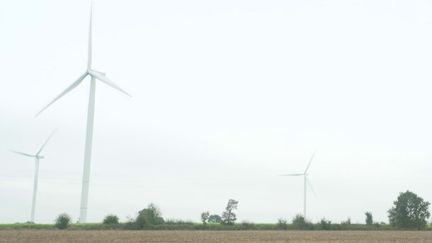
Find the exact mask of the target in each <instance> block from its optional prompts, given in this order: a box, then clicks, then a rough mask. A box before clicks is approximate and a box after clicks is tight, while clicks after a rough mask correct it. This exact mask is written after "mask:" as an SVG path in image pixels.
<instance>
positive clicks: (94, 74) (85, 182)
mask: <svg viewBox="0 0 432 243" xmlns="http://www.w3.org/2000/svg"><path fill="white" fill-rule="evenodd" d="M92 16H93V1H91V2H90V24H89V39H88V59H87V61H88V62H87V69H86V70H85V72H84V73H83V74H82V75H81V76H80V77H79V78H78V79H77V80H76V81H75V82H73V83H72V84H71V85H70V86H69V87H67V88H66V89H65V90H64V91H63V92H62V93H60V94H59V95H58V96H57V97H56V98H55V99H54V100H52V101H51V102H50V103H49V104H48V105H46V106H45V107H44V108H43V109H42V110H41V111H40V112H39V113H37V115H36V116H38V115H39V114H40V113H42V112H43V111H44V110H46V109H47V108H48V107H49V106H50V105H52V104H53V103H54V102H56V101H57V100H58V99H60V98H61V97H62V96H64V95H65V94H67V93H68V92H70V91H71V90H73V89H74V88H76V87H77V86H78V85H79V84H80V83H81V82H82V81H83V80H84V79H85V78H86V77H90V97H89V104H88V112H87V131H86V141H85V152H84V169H83V178H82V191H81V208H80V217H79V222H81V223H85V222H86V221H87V204H88V193H89V182H90V163H91V155H92V141H93V122H94V112H95V93H96V80H99V81H101V82H102V83H105V84H107V85H108V86H111V87H112V88H114V89H117V90H118V91H120V92H122V93H124V94H126V95H128V96H130V95H129V94H128V93H127V92H126V91H124V90H123V89H121V88H120V87H119V86H117V85H116V84H115V83H113V82H112V81H111V80H110V79H108V78H107V77H106V75H105V73H102V72H99V71H96V70H94V69H92V18H93V17H92Z"/></svg>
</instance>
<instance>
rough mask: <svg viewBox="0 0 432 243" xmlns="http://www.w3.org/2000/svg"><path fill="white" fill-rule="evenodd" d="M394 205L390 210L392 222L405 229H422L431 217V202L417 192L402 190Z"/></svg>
mask: <svg viewBox="0 0 432 243" xmlns="http://www.w3.org/2000/svg"><path fill="white" fill-rule="evenodd" d="M393 204H394V206H393V207H392V208H391V209H390V210H388V214H389V220H390V224H392V225H393V226H396V227H398V228H404V229H422V228H424V227H425V226H426V224H427V219H428V218H429V217H430V212H429V205H430V203H429V202H427V201H424V200H423V198H421V197H419V196H417V195H416V194H415V193H413V192H410V191H406V192H401V193H400V194H399V196H398V198H397V200H396V201H394V202H393Z"/></svg>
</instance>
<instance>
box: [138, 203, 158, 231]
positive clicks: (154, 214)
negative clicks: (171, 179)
mask: <svg viewBox="0 0 432 243" xmlns="http://www.w3.org/2000/svg"><path fill="white" fill-rule="evenodd" d="M163 223H164V219H163V218H162V213H161V212H160V210H159V208H158V207H157V206H156V205H155V204H153V203H151V204H150V205H148V207H147V208H145V209H143V210H141V211H139V212H138V217H137V218H136V220H135V224H136V226H137V228H139V229H143V228H145V227H146V226H150V225H159V224H163Z"/></svg>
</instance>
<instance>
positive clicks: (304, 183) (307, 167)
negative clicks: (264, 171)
mask: <svg viewBox="0 0 432 243" xmlns="http://www.w3.org/2000/svg"><path fill="white" fill-rule="evenodd" d="M315 154H316V152H314V153H313V154H312V156H311V158H310V159H309V163H308V165H307V166H306V169H305V170H304V172H303V173H294V174H284V175H281V176H303V217H304V218H305V219H306V196H307V186H308V185H309V186H310V188H311V189H312V184H311V183H310V181H309V179H308V171H309V168H310V166H311V164H312V160H313V159H314V157H315ZM312 190H313V189H312Z"/></svg>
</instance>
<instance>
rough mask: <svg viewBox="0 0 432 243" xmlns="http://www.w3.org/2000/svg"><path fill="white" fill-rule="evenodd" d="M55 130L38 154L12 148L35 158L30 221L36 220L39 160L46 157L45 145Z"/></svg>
mask: <svg viewBox="0 0 432 243" xmlns="http://www.w3.org/2000/svg"><path fill="white" fill-rule="evenodd" d="M54 133H55V132H52V133H51V135H50V136H49V137H48V138H47V140H45V143H43V144H42V146H41V147H40V149H39V150H38V151H37V152H36V154H27V153H23V152H18V151H14V150H11V152H13V153H16V154H20V155H23V156H26V157H31V158H34V159H35V174H34V182H33V199H32V208H31V213H30V222H34V218H35V210H36V195H37V188H38V181H39V160H41V159H44V158H45V157H44V156H42V155H40V153H41V152H42V150H43V149H44V148H45V145H46V144H47V143H48V141H49V140H50V139H51V137H52V136H53V135H54Z"/></svg>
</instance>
